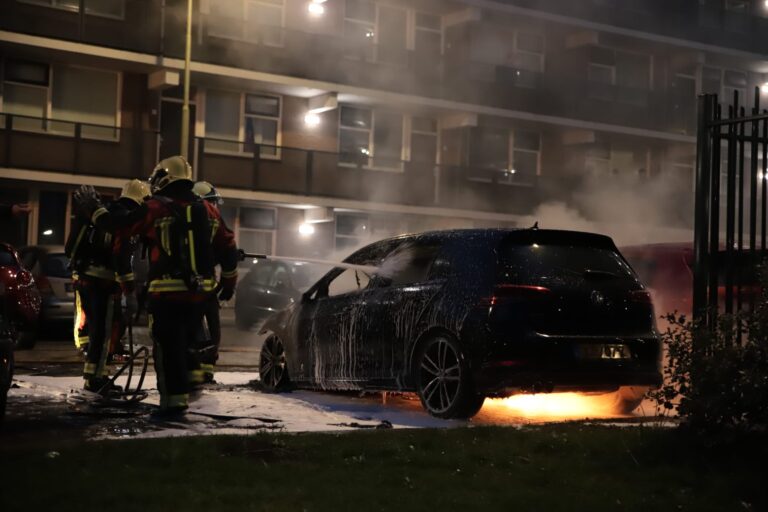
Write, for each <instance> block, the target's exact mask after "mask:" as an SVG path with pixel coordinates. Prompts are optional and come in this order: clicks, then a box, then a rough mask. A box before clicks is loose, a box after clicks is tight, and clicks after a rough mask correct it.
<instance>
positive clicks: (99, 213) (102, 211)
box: [91, 206, 109, 224]
mask: <svg viewBox="0 0 768 512" xmlns="http://www.w3.org/2000/svg"><path fill="white" fill-rule="evenodd" d="M105 213H109V212H108V211H107V209H106V208H104V207H103V206H102V207H101V208H97V209H96V211H95V212H93V215H91V222H92V223H94V224H96V219H98V218H99V217H101V216H102V215H104V214H105Z"/></svg>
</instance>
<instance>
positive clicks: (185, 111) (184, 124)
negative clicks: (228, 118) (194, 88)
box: [181, 0, 193, 160]
mask: <svg viewBox="0 0 768 512" xmlns="http://www.w3.org/2000/svg"><path fill="white" fill-rule="evenodd" d="M192 2H193V0H187V39H186V50H185V52H184V104H183V106H182V107H181V156H183V157H184V158H186V159H187V160H189V64H190V61H191V60H192Z"/></svg>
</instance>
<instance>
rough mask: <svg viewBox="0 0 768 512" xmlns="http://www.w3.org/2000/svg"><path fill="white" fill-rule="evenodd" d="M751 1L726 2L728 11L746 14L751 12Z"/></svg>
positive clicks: (729, 0) (736, 0)
mask: <svg viewBox="0 0 768 512" xmlns="http://www.w3.org/2000/svg"><path fill="white" fill-rule="evenodd" d="M749 4H750V1H749V0H725V2H724V6H725V10H726V11H732V12H739V13H743V14H746V13H748V12H749Z"/></svg>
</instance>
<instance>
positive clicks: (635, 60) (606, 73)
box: [587, 47, 651, 89]
mask: <svg viewBox="0 0 768 512" xmlns="http://www.w3.org/2000/svg"><path fill="white" fill-rule="evenodd" d="M587 78H588V79H589V81H590V82H594V83H598V84H604V85H619V86H622V87H629V88H634V89H649V88H650V87H651V58H650V56H649V55H643V54H640V53H632V52H625V51H621V50H612V49H610V48H602V47H593V48H592V51H591V54H590V61H589V67H588V69H587Z"/></svg>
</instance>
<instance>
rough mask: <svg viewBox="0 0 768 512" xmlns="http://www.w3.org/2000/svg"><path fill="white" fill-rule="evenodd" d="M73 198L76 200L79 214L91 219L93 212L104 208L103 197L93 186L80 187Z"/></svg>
mask: <svg viewBox="0 0 768 512" xmlns="http://www.w3.org/2000/svg"><path fill="white" fill-rule="evenodd" d="M72 198H73V199H74V200H75V204H76V206H77V212H78V213H79V214H80V215H82V216H83V217H86V218H89V219H90V217H91V215H93V212H94V211H96V210H97V209H98V208H100V207H101V206H102V203H101V196H99V193H98V192H96V189H95V188H93V186H92V185H80V188H79V189H77V190H76V191H75V193H74V194H73V195H72Z"/></svg>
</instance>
